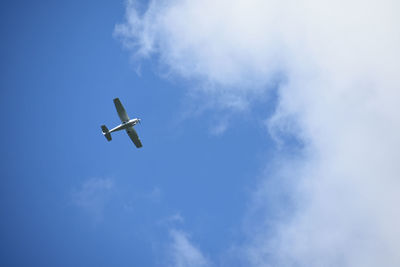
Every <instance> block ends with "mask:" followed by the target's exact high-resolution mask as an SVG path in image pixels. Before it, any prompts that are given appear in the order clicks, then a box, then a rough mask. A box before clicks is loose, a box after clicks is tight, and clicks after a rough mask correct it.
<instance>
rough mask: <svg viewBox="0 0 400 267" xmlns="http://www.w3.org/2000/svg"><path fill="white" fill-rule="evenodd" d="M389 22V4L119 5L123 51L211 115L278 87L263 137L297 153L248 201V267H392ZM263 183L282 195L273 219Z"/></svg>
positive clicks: (398, 198)
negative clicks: (197, 93)
mask: <svg viewBox="0 0 400 267" xmlns="http://www.w3.org/2000/svg"><path fill="white" fill-rule="evenodd" d="M398 10H400V4H399V2H398V1H394V0H382V1H377V0H368V1H361V0H348V1H344V0H343V1H342V0H339V1H320V0H301V1H290V0H286V1H285V0H284V1H278V0H269V1H264V0H236V1H230V0H219V1H213V0H202V1H200V0H191V1H189V0H171V1H167V0H165V1H162V0H159V1H151V2H150V4H149V7H148V9H147V11H145V12H144V13H141V12H138V11H137V8H136V7H135V4H134V2H132V1H130V2H128V6H127V21H126V22H125V23H124V24H121V25H119V26H118V27H117V29H116V31H117V32H118V34H119V36H120V37H121V38H122V39H123V40H124V42H125V44H126V45H127V46H129V47H130V48H131V49H132V51H134V53H135V55H137V56H139V57H150V56H152V55H157V58H158V59H159V61H160V64H162V65H163V66H166V67H167V69H168V70H169V72H170V73H171V75H177V76H179V77H183V78H186V79H190V80H192V81H195V82H198V84H199V85H200V86H197V87H196V88H197V89H195V90H202V91H203V92H204V93H205V94H207V95H208V96H209V97H210V98H211V99H215V98H219V99H220V101H218V102H217V103H219V104H220V105H224V106H226V107H229V108H232V109H235V108H236V107H237V106H239V107H240V106H243V105H246V103H251V101H252V99H254V98H255V97H257V96H259V95H261V94H265V93H267V92H268V90H271V89H272V88H276V85H278V105H277V109H276V111H275V113H274V115H273V116H272V117H271V118H268V127H269V131H270V133H271V134H272V135H274V137H275V138H276V140H280V142H285V141H286V140H287V138H286V137H285V136H293V137H295V138H296V139H297V140H301V142H302V144H303V145H304V146H303V149H302V151H301V153H300V154H299V155H298V157H297V158H296V159H295V160H294V159H293V158H290V159H288V157H287V155H286V154H284V153H283V152H282V151H281V152H279V151H278V152H277V155H276V159H275V162H277V163H276V166H272V167H271V166H269V167H268V168H270V169H271V168H272V169H274V171H272V172H270V173H269V174H267V175H265V176H266V178H265V181H264V183H261V185H260V189H259V190H258V192H257V193H255V196H254V203H253V204H254V205H258V208H257V209H258V211H259V212H261V213H262V214H263V215H264V216H262V218H263V219H262V220H261V221H260V220H259V219H260V216H257V217H256V218H257V219H256V221H254V222H253V223H254V224H259V227H258V228H257V235H256V236H257V238H252V239H253V240H252V241H251V242H249V244H247V247H246V248H245V249H244V250H245V251H247V257H248V261H249V262H250V263H252V264H253V265H254V266H352V267H358V266H363V267H365V266H399V265H400V256H399V253H398V251H399V250H400V231H399V230H398V229H399V228H398V225H399V224H400V210H399V209H398V208H397V207H396V205H395V203H399V202H400V194H399V191H400V189H399V188H400V180H399V175H400V167H399V166H400V164H398V159H399V158H400V141H399V140H400V139H399V136H400V116H398V114H399V107H398V102H399V99H400V91H399V88H400V79H399V78H398V77H400V49H399V47H400V34H399V31H398V25H400V19H399V16H398V12H397V11H398ZM279 77H284V79H283V78H279ZM199 88H200V89H199ZM232 99H233V100H234V101H235V103H239V105H232ZM268 183H272V184H273V185H275V186H276V187H277V188H279V191H281V193H282V194H278V195H273V196H272V197H276V198H275V201H273V200H271V199H270V203H275V206H274V207H273V209H272V210H274V211H275V213H274V214H271V213H270V211H271V207H268V208H263V207H264V206H265V205H264V204H263V201H264V200H265V199H266V198H271V196H270V195H268V194H271V191H270V190H266V189H265V188H266V187H265V184H268ZM264 189H265V190H264ZM289 193H290V196H288V195H289ZM282 196H288V197H283V199H285V200H287V201H285V202H284V204H280V203H279V200H280V199H282ZM288 203H290V205H289V204H288ZM287 207H292V208H293V209H292V210H291V212H290V215H291V216H277V213H279V211H280V210H281V209H285V208H287ZM280 208H281V209H280ZM249 214H251V212H249ZM251 218H252V216H251V215H249V220H251ZM266 226H268V227H266ZM173 236H175V240H176V244H181V245H182V247H185V244H186V243H185V240H186V241H187V238H186V239H185V235H180V234H179V233H178V234H176V233H175V234H173ZM186 245H187V244H186ZM186 247H189V248H190V246H186ZM189 254H190V253H189ZM195 254H196V253H194V255H195ZM200 258H201V257H200Z"/></svg>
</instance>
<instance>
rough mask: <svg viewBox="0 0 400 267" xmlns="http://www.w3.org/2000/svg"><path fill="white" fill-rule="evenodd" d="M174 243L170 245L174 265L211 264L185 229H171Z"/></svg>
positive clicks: (203, 265) (181, 266)
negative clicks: (191, 240)
mask: <svg viewBox="0 0 400 267" xmlns="http://www.w3.org/2000/svg"><path fill="white" fill-rule="evenodd" d="M170 235H171V238H172V243H171V244H170V247H169V251H168V252H169V260H170V264H171V266H174V267H206V266H211V264H210V262H209V260H208V259H207V258H206V257H205V256H204V255H203V254H202V252H201V251H200V250H199V249H198V248H197V247H196V246H195V245H193V243H192V242H190V240H189V237H188V235H187V234H186V233H185V232H183V231H178V230H170Z"/></svg>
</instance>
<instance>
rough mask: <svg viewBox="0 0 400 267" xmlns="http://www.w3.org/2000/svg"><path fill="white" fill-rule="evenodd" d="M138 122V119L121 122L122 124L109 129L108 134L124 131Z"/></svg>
mask: <svg viewBox="0 0 400 267" xmlns="http://www.w3.org/2000/svg"><path fill="white" fill-rule="evenodd" d="M139 122H140V119H138V118H134V119H131V120H129V121H127V122H123V123H122V124H120V125H118V126H117V127H115V128H113V129H111V130H110V131H109V133H112V132H117V131H121V130H125V129H127V128H129V127H132V126H134V125H136V124H138V123H139Z"/></svg>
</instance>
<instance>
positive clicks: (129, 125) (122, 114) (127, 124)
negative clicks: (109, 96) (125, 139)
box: [101, 98, 142, 148]
mask: <svg viewBox="0 0 400 267" xmlns="http://www.w3.org/2000/svg"><path fill="white" fill-rule="evenodd" d="M114 104H115V108H116V109H117V112H118V116H119V118H120V119H121V122H122V124H120V125H118V126H117V127H115V128H113V129H111V130H110V131H109V130H108V128H107V127H106V126H105V125H102V126H101V130H102V131H103V135H104V136H105V137H106V139H107V140H108V141H111V133H112V132H117V131H121V130H126V133H127V134H128V135H129V137H130V138H131V140H132V142H133V143H134V144H135V146H136V147H137V148H141V147H142V142H141V141H140V139H139V136H138V134H137V133H136V131H135V129H134V128H133V126H134V125H136V124H138V123H140V119H138V118H134V119H129V117H128V114H127V113H126V111H125V109H124V106H122V104H121V101H120V100H119V98H115V99H114Z"/></svg>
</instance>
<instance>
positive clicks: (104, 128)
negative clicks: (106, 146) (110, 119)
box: [101, 125, 111, 141]
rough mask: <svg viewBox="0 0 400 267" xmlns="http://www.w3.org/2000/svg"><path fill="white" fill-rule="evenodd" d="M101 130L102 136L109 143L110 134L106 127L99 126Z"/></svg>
mask: <svg viewBox="0 0 400 267" xmlns="http://www.w3.org/2000/svg"><path fill="white" fill-rule="evenodd" d="M101 130H102V131H103V135H104V136H105V137H106V139H107V140H108V141H111V133H110V131H108V128H107V126H105V125H101Z"/></svg>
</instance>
